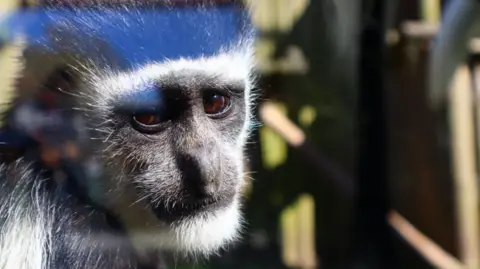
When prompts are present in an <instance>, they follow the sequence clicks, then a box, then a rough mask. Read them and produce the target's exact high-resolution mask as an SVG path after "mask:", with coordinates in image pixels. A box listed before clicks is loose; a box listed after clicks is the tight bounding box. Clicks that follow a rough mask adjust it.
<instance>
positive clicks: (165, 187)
mask: <svg viewBox="0 0 480 269" xmlns="http://www.w3.org/2000/svg"><path fill="white" fill-rule="evenodd" d="M144 23H148V22H144ZM200 30H201V29H199V31H200ZM203 31H209V29H204V30H203ZM252 45H253V35H252V31H246V32H245V34H244V35H242V36H241V37H240V38H238V40H237V41H236V42H233V43H231V44H227V45H225V46H222V48H221V49H219V50H218V51H217V52H216V53H213V54H211V55H203V56H198V57H178V58H169V59H165V60H163V61H157V62H150V63H147V64H143V65H141V66H137V67H134V68H133V67H132V68H129V69H126V70H115V69H111V68H105V67H101V68H96V67H93V66H94V65H92V66H89V67H88V68H84V69H82V70H80V74H81V76H80V82H79V84H78V86H76V87H75V91H73V90H72V91H70V90H69V91H60V92H61V93H62V94H63V95H62V98H64V100H65V102H66V103H68V104H72V106H71V107H72V111H73V110H74V111H78V112H79V113H80V115H81V116H82V118H83V119H84V124H85V125H86V129H87V130H88V136H89V141H88V143H89V145H88V146H89V148H91V149H92V152H91V154H89V155H88V156H87V157H85V160H84V162H86V163H94V164H97V165H98V166H100V167H102V168H103V169H102V170H103V174H102V175H101V177H97V178H96V179H95V180H94V181H92V182H83V183H82V184H83V187H85V189H86V190H85V193H86V194H87V195H86V197H87V199H84V198H82V197H78V196H77V195H76V193H75V191H73V192H69V191H68V189H64V188H61V187H60V185H59V184H57V183H56V182H55V181H53V180H52V176H53V175H52V172H51V171H50V170H49V169H47V168H46V167H44V166H43V165H42V164H41V162H39V161H36V160H35V159H32V158H28V156H27V155H26V154H20V156H17V157H16V158H15V159H14V160H8V161H6V160H3V163H2V164H1V167H0V171H1V188H0V268H1V269H10V268H12V269H13V268H18V269H49V268H55V269H57V268H70V269H77V268H82V269H83V268H88V269H93V268H99V269H100V268H102V269H103V268H119V269H123V268H159V266H160V265H159V262H158V260H157V257H158V255H159V253H160V252H163V251H167V252H170V251H172V252H175V253H183V254H186V255H189V256H208V255H210V254H213V253H215V252H217V251H219V250H220V249H221V248H222V247H224V246H227V245H228V243H231V242H233V241H234V240H236V239H237V238H238V237H239V233H240V231H241V226H242V217H241V213H240V207H241V189H242V186H243V185H244V170H243V169H244V152H243V151H244V147H245V144H246V140H247V138H248V136H249V131H250V126H251V123H252V113H251V110H252V104H253V96H254V92H253V90H252V89H253V87H254V84H253V83H254V82H253V74H252V67H253V63H254V62H253V53H252ZM171 46H175V44H171ZM57 94H60V93H57ZM136 95H143V96H150V95H151V96H157V95H158V96H159V97H160V98H159V100H161V101H162V102H161V106H157V107H155V109H152V110H149V109H144V110H142V111H140V112H138V113H137V112H135V113H133V112H132V113H130V114H126V113H124V112H122V111H123V110H122V109H119V108H121V105H122V104H124V101H125V100H126V99H125V98H127V99H128V98H132V96H136ZM135 98H136V97H135ZM146 99H149V97H147V98H146ZM64 109H65V108H64ZM11 113H13V110H9V111H7V113H6V115H7V116H8V115H10V114H11ZM5 122H7V121H5ZM67 180H70V179H69V178H67ZM80 180H81V179H80Z"/></svg>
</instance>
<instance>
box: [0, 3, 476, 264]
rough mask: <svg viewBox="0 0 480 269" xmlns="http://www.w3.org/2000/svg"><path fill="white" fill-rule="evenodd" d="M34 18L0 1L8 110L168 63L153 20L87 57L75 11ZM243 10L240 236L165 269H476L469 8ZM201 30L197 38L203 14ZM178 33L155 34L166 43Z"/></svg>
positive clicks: (38, 10)
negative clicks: (253, 57)
mask: <svg viewBox="0 0 480 269" xmlns="http://www.w3.org/2000/svg"><path fill="white" fill-rule="evenodd" d="M43 2H45V3H43ZM46 2H49V1H20V0H16V1H13V0H10V1H7V0H0V19H1V20H3V22H4V23H3V24H0V25H1V26H2V28H1V29H0V38H1V39H2V40H3V41H2V42H3V43H2V45H1V50H0V70H1V71H0V94H1V96H2V99H4V100H8V98H10V96H11V94H12V92H13V91H17V90H18V91H24V92H28V91H32V92H33V91H34V89H37V88H38V87H39V85H40V84H41V83H42V81H43V80H44V79H45V78H46V77H47V76H48V75H49V73H51V72H53V70H56V69H57V68H59V67H61V66H64V65H65V64H66V63H74V62H82V61H85V59H88V58H92V57H93V58H96V59H98V60H100V61H105V62H106V63H108V64H109V65H115V66H118V68H125V67H128V66H129V65H131V64H132V62H133V63H134V64H138V63H141V62H142V61H147V60H151V59H152V58H151V56H150V55H153V54H154V52H155V50H158V49H159V46H160V49H165V50H168V49H169V48H168V47H165V45H163V47H161V45H160V43H162V42H160V41H158V40H157V39H155V38H156V37H155V36H156V35H157V34H158V33H156V32H154V31H156V29H155V27H154V26H155V23H154V22H153V21H154V20H155V11H148V12H146V13H145V14H135V16H145V19H146V20H152V25H153V26H152V29H142V31H144V32H143V33H144V34H143V35H141V36H140V35H134V34H133V33H136V32H138V29H137V30H131V31H130V32H126V29H124V28H115V27H117V26H116V24H115V23H114V20H115V19H113V20H112V21H109V22H107V21H106V20H105V21H104V22H103V23H104V24H105V25H106V26H105V27H103V26H99V27H98V29H100V30H98V29H97V30H98V33H99V36H101V37H103V38H100V39H98V40H97V42H96V43H89V44H84V42H82V34H85V33H84V32H85V31H79V32H78V33H71V32H67V31H63V30H62V28H61V27H62V25H64V23H65V22H67V21H68V18H70V17H71V16H72V14H71V13H69V12H71V11H66V10H63V11H62V10H59V11H56V13H55V14H54V15H51V14H50V15H48V16H47V15H45V12H46V11H44V10H43V6H44V5H46ZM52 2H53V1H52ZM69 2H70V3H73V5H78V6H79V7H78V10H80V9H81V8H84V7H80V4H81V3H82V1H69ZM100 2H101V1H100ZM179 2H181V1H179ZM447 2H448V3H447ZM454 2H455V3H454ZM218 3H219V5H222V8H221V9H219V11H218V10H217V11H212V12H220V13H221V14H224V16H220V18H219V21H215V22H212V21H208V23H210V24H209V25H210V26H208V27H212V25H216V26H218V27H215V28H212V29H215V31H219V32H221V33H223V34H227V35H228V33H233V32H235V31H238V29H237V28H235V27H240V26H239V25H237V26H235V23H234V21H235V18H236V16H237V17H238V16H241V15H239V14H240V13H238V12H240V11H239V10H240V9H241V7H240V6H239V5H238V3H237V4H236V3H233V2H231V1H218ZM244 4H245V5H246V6H248V7H249V8H251V10H252V20H253V22H254V24H255V26H256V28H257V30H258V40H257V43H256V49H257V57H258V60H259V66H258V70H257V73H258V75H259V78H260V80H259V83H260V88H261V90H262V94H261V96H260V100H259V105H258V109H257V111H256V114H257V116H258V118H259V120H260V121H261V123H262V126H261V127H260V128H258V130H256V131H255V133H254V135H253V137H252V138H251V139H252V142H253V143H250V146H249V164H248V169H249V171H251V173H249V177H251V178H252V180H251V184H250V186H249V188H248V189H247V190H246V205H245V216H246V220H247V230H246V232H245V235H244V240H243V241H242V242H241V243H239V244H237V245H235V246H232V247H231V248H230V249H228V250H227V251H226V252H225V253H221V255H220V256H219V257H215V258H214V259H212V260H211V261H209V262H202V263H201V264H197V265H182V264H178V265H177V267H176V268H219V269H220V268H245V269H254V268H258V269H260V268H265V269H267V268H302V269H313V268H322V269H336V268H339V269H340V268H341V269H343V268H368V269H370V268H372V269H374V268H382V269H383V268H409V269H410V268H412V269H413V268H422V269H423V268H445V269H447V268H448V269H449V268H465V269H479V268H480V258H479V257H480V243H479V240H480V234H479V232H478V231H479V229H480V226H479V225H480V224H479V221H478V213H479V212H478V211H479V210H478V197H477V191H478V168H479V167H478V164H479V163H480V159H479V158H478V157H479V152H480V151H479V148H480V140H479V137H478V135H479V132H478V127H479V126H480V125H479V123H480V122H479V120H480V109H479V108H478V104H479V102H477V100H479V99H478V92H477V91H478V89H479V88H478V87H479V86H480V84H479V83H480V80H478V78H477V76H476V74H478V67H477V61H478V59H477V53H478V52H479V51H480V48H479V46H478V41H476V39H475V37H476V36H477V35H476V34H477V33H476V32H475V29H474V27H473V25H474V24H475V20H476V19H475V18H476V17H480V13H478V11H479V9H480V8H479V7H478V5H480V3H478V1H476V2H475V1H473V0H471V1H467V0H450V1H440V0H402V1H375V0H364V1H360V0H250V1H245V3H244ZM455 4H458V6H459V10H460V9H461V8H462V5H464V7H463V10H464V11H458V12H457V13H455V12H453V11H452V12H451V15H450V17H451V18H450V21H448V22H449V24H448V25H449V26H450V25H451V26H452V27H454V26H455V27H457V24H455V23H456V22H458V25H459V26H458V27H457V28H455V29H453V28H452V27H450V28H452V29H453V30H452V29H450V30H449V31H446V32H445V33H444V35H443V36H442V35H440V32H441V31H442V30H443V29H444V28H446V27H444V26H442V27H440V25H441V24H440V22H442V21H443V20H445V18H446V17H445V14H449V13H448V11H449V9H452V10H453V6H455ZM469 5H471V6H469ZM105 8H106V7H105ZM176 8H179V9H181V8H184V7H182V6H181V5H180V6H179V7H176ZM461 12H467V13H464V15H461ZM468 12H470V13H468ZM459 14H460V15H459ZM472 14H473V15H472ZM475 14H476V15H475ZM467 15H468V16H467ZM185 16H188V14H187V15H185ZM469 16H470V17H469ZM202 18H203V21H202ZM202 18H200V17H199V18H198V19H199V21H200V22H203V23H205V25H207V22H206V21H205V20H206V18H208V14H207V15H205V17H202ZM118 19H119V20H120V19H121V18H118ZM447 19H448V18H447ZM462 19H463V20H462ZM172 20H173V19H172ZM59 22H61V23H59ZM178 22H180V21H177V23H178ZM174 23H175V21H174V20H173V21H172V22H171V25H172V27H171V29H169V30H164V31H165V32H162V33H163V34H164V35H167V36H168V31H176V28H175V27H176V26H175V25H178V24H174ZM477 24H478V23H477ZM442 25H447V24H442ZM102 27H103V28H102ZM179 27H180V26H179ZM206 27H207V26H206ZM459 27H460V28H459ZM236 29H237V30H236ZM148 31H151V35H149V34H146V33H148ZM87 32H88V31H87ZM51 40H56V41H59V40H60V41H61V42H55V44H53V43H52V42H51ZM62 40H63V41H62ZM439 40H440V41H439ZM441 40H443V41H444V43H445V44H447V45H444V46H440V45H441V44H443V43H442V41H441ZM140 42H143V43H141V45H139V44H140ZM159 42H160V43H159ZM172 42H173V41H172ZM435 42H437V43H438V44H440V45H438V47H435V46H434V45H435ZM448 42H450V43H455V44H456V47H455V46H454V45H451V46H449V45H448V44H450V43H448ZM457 43H458V44H457ZM119 44H121V45H119ZM163 44H171V43H168V42H164V41H163ZM46 47H48V48H47V49H46ZM139 47H141V48H142V49H141V51H138V48H139ZM135 48H137V49H136V50H135ZM435 48H436V49H437V54H435V53H433V52H434V49H435ZM180 50H182V49H180ZM79 52H81V53H79ZM183 52H184V53H187V52H188V48H185V49H184V50H183ZM449 52H451V54H448V53H449ZM149 53H150V54H149ZM177 53H179V52H177ZM180 53H182V52H180ZM445 53H446V54H448V55H450V56H448V57H447V56H445V55H446V54H445ZM452 55H453V56H452ZM443 56H445V57H443ZM433 57H438V59H439V60H435V59H433ZM442 57H443V58H442ZM132 59H134V60H132ZM447 67H448V68H447ZM435 68H436V69H435ZM432 81H434V82H435V83H436V82H437V81H439V82H438V85H437V84H435V83H432ZM432 100H433V101H432Z"/></svg>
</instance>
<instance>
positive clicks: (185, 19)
mask: <svg viewBox="0 0 480 269" xmlns="http://www.w3.org/2000/svg"><path fill="white" fill-rule="evenodd" d="M246 15H247V14H246V11H245V10H243V9H241V8H239V7H238V6H237V5H235V4H231V5H222V6H216V7H209V8H207V9H202V10H201V9H197V8H194V7H191V6H185V7H175V8H173V9H167V8H138V9H135V10H128V9H127V8H123V9H116V8H96V9H92V8H90V9H87V8H79V9H78V10H73V9H68V8H61V7H58V8H49V9H46V8H36V9H26V10H20V11H17V12H15V13H13V14H11V16H10V17H9V18H7V19H6V21H5V22H4V27H7V28H8V29H10V31H11V32H13V33H18V34H22V35H23V36H25V37H26V39H27V42H28V43H29V44H33V45H41V46H45V47H47V48H50V49H52V48H53V47H54V46H53V42H52V40H50V39H49V38H48V32H47V31H49V29H54V28H57V29H62V28H63V29H65V28H66V31H71V30H74V32H73V33H74V35H76V36H77V37H80V38H79V39H80V40H82V41H83V43H84V44H69V46H70V49H78V50H85V48H88V49H94V48H92V47H91V46H92V44H91V43H89V40H91V38H100V39H101V40H102V41H105V42H106V43H107V44H108V45H109V46H110V47H111V48H112V49H113V50H114V52H115V53H116V54H117V55H119V56H120V57H121V58H123V62H124V63H125V66H124V67H126V68H128V67H133V66H137V65H141V64H143V63H145V62H146V61H152V60H153V61H162V60H164V59H166V58H170V59H176V58H179V57H198V56H201V55H205V56H208V55H211V54H213V53H215V52H217V51H218V50H219V49H220V48H221V47H223V46H227V45H229V44H230V43H232V42H234V41H235V40H236V39H237V37H238V36H239V35H240V34H241V31H242V29H244V25H243V22H244V21H245V20H244V17H245V16H246ZM62 31H63V30H62ZM82 35H83V36H84V37H85V38H83V37H82ZM72 43H79V42H76V41H75V42H72ZM80 43H81V42H80Z"/></svg>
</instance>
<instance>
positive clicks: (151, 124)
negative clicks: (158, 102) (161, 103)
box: [132, 113, 163, 134]
mask: <svg viewBox="0 0 480 269" xmlns="http://www.w3.org/2000/svg"><path fill="white" fill-rule="evenodd" d="M162 122H163V121H162V117H161V116H160V115H159V114H155V113H142V114H135V115H133V116H132V126H133V128H135V129H136V130H137V131H139V132H142V133H150V134H152V133H157V132H159V131H161V129H162Z"/></svg>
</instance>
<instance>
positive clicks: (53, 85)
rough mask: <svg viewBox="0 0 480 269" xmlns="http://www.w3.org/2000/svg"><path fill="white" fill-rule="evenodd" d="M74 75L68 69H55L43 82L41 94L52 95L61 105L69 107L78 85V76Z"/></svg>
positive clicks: (61, 67)
mask: <svg viewBox="0 0 480 269" xmlns="http://www.w3.org/2000/svg"><path fill="white" fill-rule="evenodd" d="M75 74H76V73H75V71H74V70H72V69H71V68H69V67H65V66H60V67H57V68H55V69H54V70H53V71H52V72H51V73H50V74H49V75H48V77H47V79H46V80H45V81H44V83H43V85H42V89H41V92H43V93H51V94H54V95H55V96H56V99H57V100H60V101H61V103H62V105H65V106H68V105H70V104H71V102H72V100H73V98H72V96H74V95H75V90H76V86H77V83H78V76H76V75H75Z"/></svg>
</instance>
